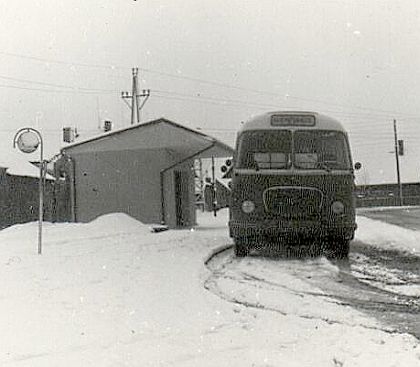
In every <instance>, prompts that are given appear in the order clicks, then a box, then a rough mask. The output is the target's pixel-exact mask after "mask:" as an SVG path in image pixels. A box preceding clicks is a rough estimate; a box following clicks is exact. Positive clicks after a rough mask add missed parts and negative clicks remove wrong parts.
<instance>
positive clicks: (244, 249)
mask: <svg viewBox="0 0 420 367" xmlns="http://www.w3.org/2000/svg"><path fill="white" fill-rule="evenodd" d="M234 242H235V244H234V250H235V256H236V257H244V256H248V254H249V247H248V241H247V239H246V238H243V237H237V238H235V239H234Z"/></svg>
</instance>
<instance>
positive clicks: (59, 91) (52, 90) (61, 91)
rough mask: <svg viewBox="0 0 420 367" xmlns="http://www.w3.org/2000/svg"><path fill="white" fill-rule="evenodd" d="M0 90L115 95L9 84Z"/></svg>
mask: <svg viewBox="0 0 420 367" xmlns="http://www.w3.org/2000/svg"><path fill="white" fill-rule="evenodd" d="M0 88H11V89H21V90H30V91H37V92H47V93H64V94H66V93H67V94H68V93H77V94H111V93H116V92H115V91H113V92H105V91H103V92H100V91H94V90H92V91H90V92H89V91H87V90H59V89H47V88H31V87H20V86H17V85H10V84H0Z"/></svg>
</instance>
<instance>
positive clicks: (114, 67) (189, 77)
mask: <svg viewBox="0 0 420 367" xmlns="http://www.w3.org/2000/svg"><path fill="white" fill-rule="evenodd" d="M0 54H2V55H6V56H12V57H18V58H23V59H29V60H34V61H38V62H46V63H54V64H63V65H71V66H80V67H89V68H101V69H107V70H117V69H121V70H127V69H128V68H129V67H126V66H118V65H106V64H88V63H80V62H69V61H63V60H53V59H46V58H40V57H35V56H29V55H22V54H17V53H10V52H4V51H0ZM139 70H141V71H144V72H148V73H153V74H158V75H163V76H167V77H171V78H175V79H182V80H188V81H193V82H197V83H203V84H208V85H213V86H218V87H223V88H229V89H235V90H241V91H248V92H253V93H257V94H261V95H270V96H273V97H281V98H285V97H286V98H288V99H294V100H299V101H307V102H314V103H319V104H325V105H329V106H336V107H345V108H352V109H353V108H354V109H358V110H365V111H371V112H379V113H382V114H386V115H385V116H388V117H394V116H395V115H398V116H399V117H401V116H411V117H412V118H419V116H418V115H415V114H407V113H401V112H397V111H391V110H381V109H375V108H370V107H363V106H351V105H346V104H339V103H332V102H330V101H324V100H319V99H312V98H304V97H298V96H292V95H280V94H279V93H274V92H269V91H263V90H258V89H252V88H245V87H241V86H235V85H231V84H227V83H221V82H217V81H209V80H206V79H201V78H195V77H191V76H186V75H179V74H172V73H168V72H163V71H157V70H153V69H149V68H139ZM326 112H327V111H326ZM391 115H392V116H391Z"/></svg>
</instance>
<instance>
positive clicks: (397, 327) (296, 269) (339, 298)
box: [204, 242, 420, 339]
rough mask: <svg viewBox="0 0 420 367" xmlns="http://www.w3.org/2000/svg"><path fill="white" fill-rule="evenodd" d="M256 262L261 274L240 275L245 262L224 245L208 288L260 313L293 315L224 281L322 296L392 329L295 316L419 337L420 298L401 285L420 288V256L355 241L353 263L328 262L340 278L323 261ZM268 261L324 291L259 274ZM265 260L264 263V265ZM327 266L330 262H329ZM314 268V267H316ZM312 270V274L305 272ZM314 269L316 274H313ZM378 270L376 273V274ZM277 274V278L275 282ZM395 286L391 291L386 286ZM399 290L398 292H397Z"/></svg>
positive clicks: (213, 261)
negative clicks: (236, 292) (223, 284)
mask: <svg viewBox="0 0 420 367" xmlns="http://www.w3.org/2000/svg"><path fill="white" fill-rule="evenodd" d="M247 259H248V261H251V263H253V260H255V264H252V265H255V269H256V272H257V274H255V273H254V272H253V270H254V269H252V267H251V268H250V271H240V270H238V269H236V268H237V264H239V263H240V262H241V261H243V259H237V258H235V256H234V255H233V251H232V250H231V246H224V247H222V248H220V249H219V250H218V251H215V252H214V253H212V254H211V255H210V256H209V258H208V259H207V260H206V262H205V264H206V266H207V268H208V269H209V270H210V271H211V275H210V276H209V277H208V278H207V280H206V281H205V284H204V286H205V288H206V289H207V290H208V291H210V292H212V293H214V294H216V295H217V296H219V297H220V298H222V299H224V300H225V301H228V302H233V303H236V304H240V305H243V306H245V307H253V308H257V309H261V310H267V311H273V312H277V313H280V314H282V315H288V314H290V313H289V312H288V311H285V310H284V309H283V305H281V304H275V305H273V304H264V303H261V302H259V301H257V300H255V299H250V298H249V297H248V298H247V297H244V296H243V295H242V296H240V297H238V296H235V295H233V294H232V293H229V292H226V291H224V290H223V287H221V286H220V282H226V281H228V282H233V283H236V284H238V285H239V286H240V287H246V288H248V289H249V288H255V290H256V291H257V292H258V290H264V291H275V290H276V289H282V290H284V291H287V292H288V293H289V294H293V295H294V296H295V297H301V298H304V297H308V296H312V297H319V298H322V299H324V300H326V301H328V302H329V303H333V304H339V305H342V306H350V307H352V308H355V309H357V310H359V311H362V312H364V313H366V314H369V315H370V316H374V317H375V318H376V319H377V320H379V321H380V322H381V323H385V324H387V325H390V326H391V328H389V329H388V328H386V327H384V328H378V327H376V326H371V325H359V324H357V325H356V324H351V323H348V322H343V320H334V319H333V318H329V317H323V316H322V315H317V316H314V315H311V314H308V313H300V314H295V313H293V314H294V315H295V316H298V317H302V318H307V319H314V318H316V319H320V320H323V321H325V322H328V323H330V324H333V323H339V324H346V325H349V326H360V327H366V328H369V329H380V330H382V331H385V332H397V333H400V332H407V333H410V334H412V335H414V336H416V337H417V338H418V339H420V321H419V319H420V300H419V297H418V296H417V295H407V294H403V293H400V292H399V291H398V287H406V286H413V285H414V286H416V285H417V284H420V274H419V273H418V272H417V273H416V270H417V269H418V267H419V265H420V263H419V259H418V258H411V257H410V256H408V257H407V255H406V254H402V253H398V252H395V253H394V252H390V251H381V250H379V249H376V248H373V247H370V246H367V245H364V244H362V243H359V242H355V243H352V252H351V254H350V259H349V260H336V261H331V262H329V263H330V264H331V266H335V267H336V268H337V269H338V274H337V275H336V276H331V274H328V272H327V273H325V269H323V266H324V264H323V263H322V261H321V263H320V264H321V265H320V266H319V269H316V268H317V266H318V265H317V263H316V261H317V260H314V263H309V264H308V262H307V261H308V260H309V261H312V259H311V258H303V259H302V260H301V259H297V258H286V259H285V258H278V257H274V258H273V257H272V256H271V257H269V258H267V257H261V256H258V257H254V256H250V257H249V258H247ZM264 261H267V262H268V263H270V262H271V263H273V261H274V262H276V261H277V262H279V263H278V266H280V267H284V266H285V265H286V267H288V272H290V274H292V275H293V276H295V277H297V278H298V279H300V280H302V281H304V282H306V283H308V284H310V285H312V286H314V287H315V289H316V288H318V289H321V290H322V292H316V291H308V290H306V291H302V290H296V289H294V288H293V285H290V286H289V285H286V284H282V283H279V282H276V281H273V280H272V279H271V278H270V272H268V273H266V274H264V276H260V274H259V273H260V272H261V266H264V265H262V264H263V263H264ZM261 262H262V263H261ZM324 262H327V260H325V259H324ZM314 264H315V265H314ZM308 268H309V273H310V274H307V273H306V272H305V271H306V270H307V269H308ZM314 268H315V270H314ZM372 269H373V270H372ZM274 275H275V274H273V278H275V276H274ZM389 286H391V287H394V288H393V289H391V290H390V289H387V287H389ZM395 288H397V289H395Z"/></svg>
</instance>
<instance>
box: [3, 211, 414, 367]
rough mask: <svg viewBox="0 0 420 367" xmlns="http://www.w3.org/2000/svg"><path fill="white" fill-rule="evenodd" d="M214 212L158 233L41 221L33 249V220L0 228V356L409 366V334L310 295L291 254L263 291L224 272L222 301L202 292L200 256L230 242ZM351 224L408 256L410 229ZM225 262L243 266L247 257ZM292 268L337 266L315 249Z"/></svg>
mask: <svg viewBox="0 0 420 367" xmlns="http://www.w3.org/2000/svg"><path fill="white" fill-rule="evenodd" d="M226 220H227V217H226V212H221V213H219V215H218V217H217V218H213V216H212V215H211V214H207V213H205V214H202V215H201V216H200V226H198V227H197V228H196V229H195V230H176V231H166V232H161V233H151V231H150V229H149V227H148V226H145V225H143V224H141V223H139V222H137V221H135V220H134V219H132V218H130V217H128V216H126V215H124V214H112V215H106V216H103V217H100V218H98V219H96V220H95V221H93V222H91V223H88V224H45V225H44V247H43V254H42V255H41V256H39V255H37V224H36V223H29V224H25V225H17V226H14V227H11V228H8V229H5V230H2V231H0V284H1V293H0V325H1V329H0V365H1V366H31V367H33V366H35V367H36V366H241V367H242V366H258V367H262V366H266V367H269V366H335V367H337V366H419V365H420V345H419V342H418V340H417V339H415V338H414V337H412V336H410V335H408V334H398V333H396V332H393V331H392V329H390V328H388V327H387V326H385V325H381V324H380V323H379V322H378V321H376V320H374V319H371V318H369V317H368V316H366V315H365V314H362V313H360V312H358V311H356V310H354V309H352V308H350V307H348V306H344V305H341V304H340V303H337V302H332V301H331V299H329V298H328V297H319V295H320V294H321V295H322V291H321V290H320V289H317V288H315V287H314V285H311V283H309V282H305V281H304V280H303V279H300V278H297V277H295V276H294V271H295V269H294V262H293V261H291V262H290V264H289V266H288V267H284V268H282V267H279V268H278V269H272V270H274V272H276V271H277V273H276V276H275V279H272V281H273V284H276V285H277V286H276V287H274V286H273V288H272V289H269V290H267V289H265V290H258V289H256V288H251V287H248V286H247V284H246V283H238V282H234V281H232V282H230V281H228V280H225V281H224V283H223V284H219V285H218V286H220V287H223V291H224V293H223V294H230V295H231V297H230V301H228V300H226V299H225V298H223V297H220V296H218V295H217V294H215V293H214V292H210V291H209V289H210V288H211V287H212V283H211V282H212V271H211V269H209V268H207V267H206V265H205V264H204V262H205V260H206V259H208V257H209V254H211V253H212V252H213V251H215V250H216V249H217V248H219V247H220V246H224V245H226V244H228V243H230V240H229V238H228V236H227V230H226ZM358 222H359V230H358V232H357V239H359V240H361V241H368V242H370V243H372V244H374V245H377V246H388V247H392V248H395V247H400V246H403V248H404V249H405V250H407V251H410V252H411V253H415V254H419V252H420V251H419V243H420V241H419V240H420V234H419V233H418V232H415V231H409V230H403V229H401V228H399V227H395V226H390V225H387V224H384V223H381V222H378V221H373V220H370V219H367V218H362V217H359V220H358ZM256 261H257V262H261V266H260V267H259V268H258V276H261V277H264V276H265V274H266V273H265V272H266V271H268V269H267V268H265V264H264V259H257V260H256ZM236 266H237V267H238V270H239V271H242V272H244V273H246V272H247V271H248V270H249V267H250V263H249V262H248V261H247V259H242V260H240V261H239V262H238V263H237V265H236ZM269 266H271V267H272V266H273V265H272V264H271V265H269ZM298 266H299V267H305V266H308V269H309V271H314V269H317V270H316V271H317V272H322V274H324V275H325V276H326V277H327V276H328V277H334V276H336V273H337V268H336V267H335V266H334V265H333V264H332V263H330V262H329V261H327V260H326V259H324V258H319V259H312V260H308V261H306V262H305V261H302V262H300V263H299V264H298ZM213 270H214V271H217V269H213ZM253 270H254V271H255V269H253ZM270 274H272V272H271V273H270ZM226 279H228V278H226ZM238 284H239V285H238ZM241 299H245V300H248V301H247V302H248V303H247V302H244V304H241V303H238V302H232V300H237V301H241ZM250 299H251V300H253V304H252V305H251V304H250V302H249V300H250ZM259 306H264V307H259Z"/></svg>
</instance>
